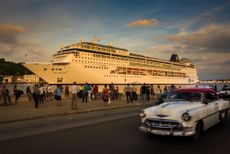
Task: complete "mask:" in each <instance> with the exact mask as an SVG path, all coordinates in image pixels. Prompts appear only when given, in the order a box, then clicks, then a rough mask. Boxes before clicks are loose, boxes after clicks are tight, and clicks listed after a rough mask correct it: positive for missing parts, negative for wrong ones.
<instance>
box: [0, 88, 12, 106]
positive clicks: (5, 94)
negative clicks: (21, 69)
mask: <svg viewBox="0 0 230 154" xmlns="http://www.w3.org/2000/svg"><path fill="white" fill-rule="evenodd" d="M2 96H3V100H4V105H7V103H11V99H10V95H9V90H8V89H7V88H6V85H3V87H2Z"/></svg>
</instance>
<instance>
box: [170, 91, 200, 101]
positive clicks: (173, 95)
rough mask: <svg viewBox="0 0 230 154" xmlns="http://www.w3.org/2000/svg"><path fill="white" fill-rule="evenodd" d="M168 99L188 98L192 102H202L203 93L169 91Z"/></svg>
mask: <svg viewBox="0 0 230 154" xmlns="http://www.w3.org/2000/svg"><path fill="white" fill-rule="evenodd" d="M167 100H186V101H191V102H200V101H201V94H200V93H197V92H177V91H174V92H171V93H169V95H168V97H167Z"/></svg>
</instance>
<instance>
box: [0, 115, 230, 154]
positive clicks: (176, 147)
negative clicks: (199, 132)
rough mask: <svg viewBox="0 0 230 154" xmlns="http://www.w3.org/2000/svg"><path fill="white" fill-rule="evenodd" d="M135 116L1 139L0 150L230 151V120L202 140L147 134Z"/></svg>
mask: <svg viewBox="0 0 230 154" xmlns="http://www.w3.org/2000/svg"><path fill="white" fill-rule="evenodd" d="M138 125H139V118H138V117H136V116H134V117H133V116H132V117H126V118H122V119H118V120H110V121H105V122H99V123H96V124H90V125H85V126H78V127H72V128H69V129H64V130H58V131H52V132H48V133H43V134H36V135H30V136H25V137H20V138H14V139H9V140H4V141H0V153H1V154H7V153H10V154H12V153H19V154H27V153H28V154H36V153H38V154H44V153H49V154H59V153H68V154H69V153H76V154H81V153H83V154H85V153H86V154H88V153H90V154H91V153H96V154H110V153H111V154H116V153H118V154H151V153H153V154H159V153H169V154H171V153H175V154H180V153H181V154H184V153H191V154H194V153H202V154H229V153H230V119H229V120H228V121H227V124H226V125H216V126H214V127H212V128H210V129H209V130H207V131H206V132H205V133H204V134H203V136H202V137H201V139H200V140H199V141H196V142H194V141H192V140H190V139H189V138H182V137H162V136H155V135H147V134H145V133H142V132H140V131H139V130H138Z"/></svg>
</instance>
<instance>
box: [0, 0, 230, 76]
mask: <svg viewBox="0 0 230 154" xmlns="http://www.w3.org/2000/svg"><path fill="white" fill-rule="evenodd" d="M229 20H230V0H203V1H198V0H145V1H141V0H126V1H123V0H116V1H115V0H114V1H112V0H65V1H63V0H2V1H1V5H0V57H4V58H5V59H7V60H12V61H16V62H21V61H49V60H51V56H52V54H54V53H55V52H56V51H57V50H58V49H59V48H60V47H61V46H62V45H66V44H69V43H74V42H79V40H80V39H83V40H85V41H90V40H91V39H92V37H93V36H97V37H99V38H100V43H101V44H107V43H108V42H112V43H113V46H117V47H121V48H127V49H128V50H129V51H130V52H135V53H139V54H144V55H148V56H152V57H156V58H162V59H169V57H170V55H171V54H172V53H177V54H178V55H179V56H181V57H187V58H190V59H191V60H192V61H193V62H194V64H195V65H196V66H197V68H198V73H199V78H200V79H226V78H228V79H230V69H229V68H230V43H229V42H230V21H229ZM25 55H27V56H25Z"/></svg>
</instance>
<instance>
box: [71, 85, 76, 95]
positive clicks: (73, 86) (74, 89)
mask: <svg viewBox="0 0 230 154" xmlns="http://www.w3.org/2000/svg"><path fill="white" fill-rule="evenodd" d="M71 92H72V94H77V92H78V89H77V86H76V85H72V87H71Z"/></svg>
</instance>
